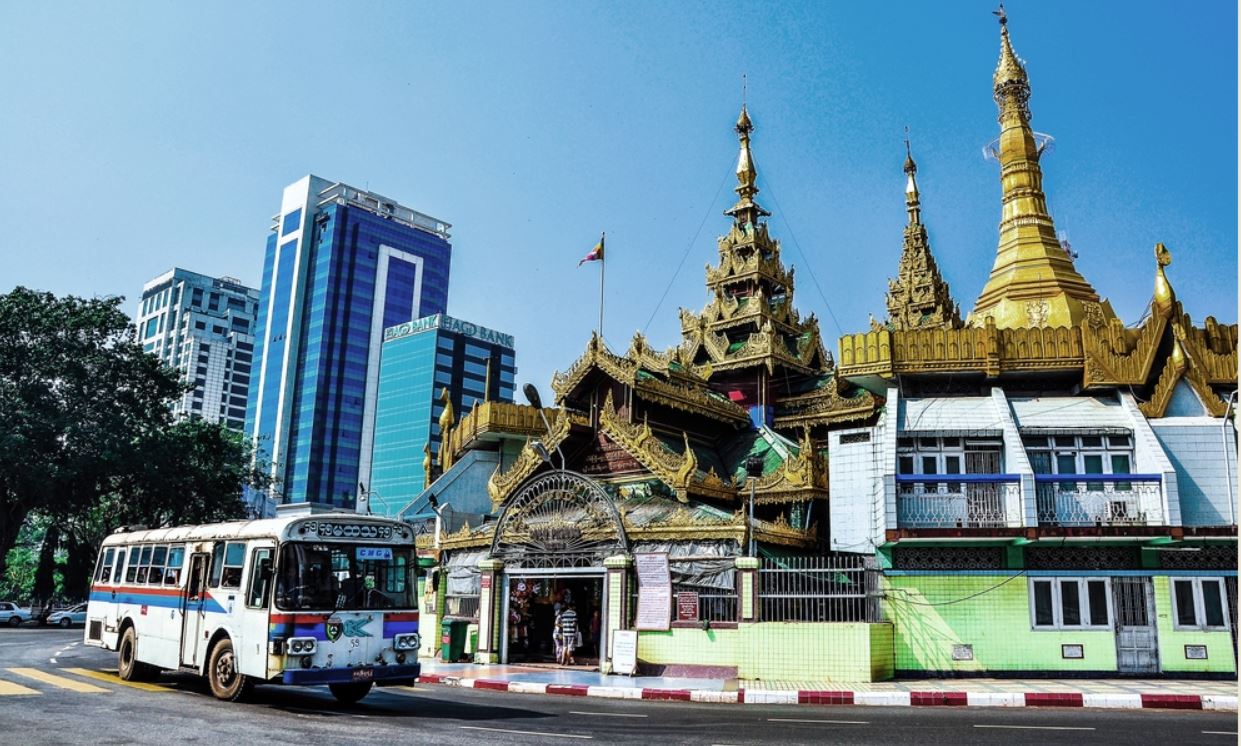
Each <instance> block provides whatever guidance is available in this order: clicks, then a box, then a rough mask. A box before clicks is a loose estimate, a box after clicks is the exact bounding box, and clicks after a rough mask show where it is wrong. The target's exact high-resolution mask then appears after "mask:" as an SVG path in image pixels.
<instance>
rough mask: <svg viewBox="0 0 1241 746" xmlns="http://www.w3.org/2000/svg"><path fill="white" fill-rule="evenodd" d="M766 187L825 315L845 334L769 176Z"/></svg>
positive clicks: (837, 329)
mask: <svg viewBox="0 0 1241 746" xmlns="http://www.w3.org/2000/svg"><path fill="white" fill-rule="evenodd" d="M763 181H764V182H766V183H765V186H766V187H767V193H768V194H770V195H771V204H772V205H773V206H774V207H775V208H776V212H777V213H779V214H780V218H781V219H782V220H783V221H784V227H785V228H786V229H788V232H789V238H791V239H793V247H794V248H796V249H797V254H798V256H800V257H801V260H802V264H803V265H804V266H805V267H806V271H807V272H809V273H810V281H811V282H813V283H814V288H815V290H818V291H819V298H820V299H822V301H823V305H824V306H825V307H826V308H827V315H828V316H831V317H832V323H833V324H835V325H836V332H837V333H838V334H839V335H840V336H842V337H843V336H844V335H845V330H844V329H842V328H841V326H840V322H839V321H837V320H836V314H835V313H834V312H833V311H832V304H831V303H828V302H827V295H826V294H825V293H824V292H823V287H822V286H821V285H819V278H818V277H815V275H814V267H812V266H810V257H808V256H806V252H804V251H802V249H801V244H800V243H798V241H797V235H796V234H795V233H793V224H792V223H790V222H789V216H788V213H786V212H785V211H784V208H782V207H780V200H778V199H776V192H775V189H773V188H772V186H771V177H770V176H769V177H767V178H765V179H763Z"/></svg>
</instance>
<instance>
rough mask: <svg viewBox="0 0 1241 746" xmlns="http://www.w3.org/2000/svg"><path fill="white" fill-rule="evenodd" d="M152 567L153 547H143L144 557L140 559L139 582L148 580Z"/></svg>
mask: <svg viewBox="0 0 1241 746" xmlns="http://www.w3.org/2000/svg"><path fill="white" fill-rule="evenodd" d="M150 569H151V547H150V546H145V547H143V548H142V559H140V560H138V579H137V580H136V581H135V582H137V583H145V582H147V572H148V571H149V570H150Z"/></svg>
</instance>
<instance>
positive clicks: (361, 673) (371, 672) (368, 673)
mask: <svg viewBox="0 0 1241 746" xmlns="http://www.w3.org/2000/svg"><path fill="white" fill-rule="evenodd" d="M374 678H375V669H373V668H355V669H353V680H354V681H370V680H372V679H374Z"/></svg>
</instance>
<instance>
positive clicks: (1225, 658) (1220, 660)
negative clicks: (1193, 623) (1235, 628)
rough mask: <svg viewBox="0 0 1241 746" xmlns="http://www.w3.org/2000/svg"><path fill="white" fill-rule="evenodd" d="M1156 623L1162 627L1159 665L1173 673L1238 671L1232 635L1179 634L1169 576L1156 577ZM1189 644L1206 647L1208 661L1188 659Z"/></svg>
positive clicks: (1210, 633)
mask: <svg viewBox="0 0 1241 746" xmlns="http://www.w3.org/2000/svg"><path fill="white" fill-rule="evenodd" d="M1155 620H1156V622H1157V623H1158V627H1159V662H1160V663H1161V664H1162V666H1163V670H1164V671H1166V672H1169V673H1172V672H1195V673H1202V672H1229V671H1231V672H1235V671H1236V670H1237V666H1236V661H1235V660H1234V659H1233V656H1232V633H1231V632H1228V631H1227V630H1223V631H1212V632H1202V631H1188V630H1187V631H1177V630H1176V629H1175V628H1174V620H1173V617H1172V583H1171V579H1170V578H1168V577H1167V576H1166V575H1165V576H1157V577H1156V578H1155ZM1186 645H1206V647H1207V658H1206V660H1189V659H1187V658H1186V657H1185V646H1186Z"/></svg>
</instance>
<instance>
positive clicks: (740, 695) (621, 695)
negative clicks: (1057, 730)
mask: <svg viewBox="0 0 1241 746" xmlns="http://www.w3.org/2000/svg"><path fill="white" fill-rule="evenodd" d="M418 683H419V684H433V685H436V686H454V687H461V688H463V689H486V690H489V691H498V692H513V693H516V694H549V695H559V696H562V697H602V698H605V699H645V700H652V701H662V702H706V703H713V704H747V705H870V706H880V707H1094V708H1105V709H1121V710H1143V709H1145V710H1151V709H1163V710H1218V711H1225V712H1236V711H1237V698H1236V697H1231V696H1222V695H1206V694H1204V695H1198V694H1091V693H1088V692H969V691H927V692H854V691H848V690H815V689H802V690H768V689H741V690H738V691H735V692H721V691H714V690H708V689H651V688H641V687H632V686H586V685H584V684H540V683H535V682H530V681H507V680H502V679H468V678H459V677H456V676H442V675H439V674H427V675H425V676H421V677H419V679H418Z"/></svg>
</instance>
